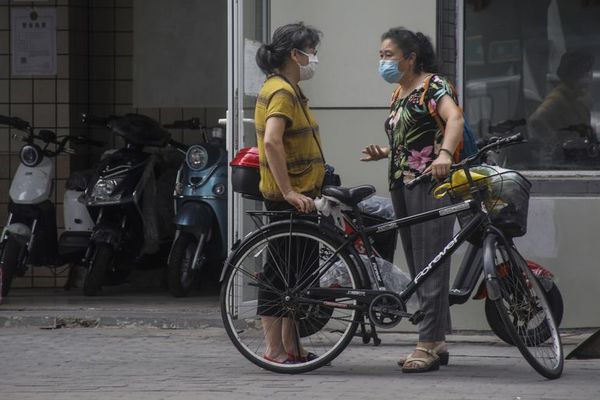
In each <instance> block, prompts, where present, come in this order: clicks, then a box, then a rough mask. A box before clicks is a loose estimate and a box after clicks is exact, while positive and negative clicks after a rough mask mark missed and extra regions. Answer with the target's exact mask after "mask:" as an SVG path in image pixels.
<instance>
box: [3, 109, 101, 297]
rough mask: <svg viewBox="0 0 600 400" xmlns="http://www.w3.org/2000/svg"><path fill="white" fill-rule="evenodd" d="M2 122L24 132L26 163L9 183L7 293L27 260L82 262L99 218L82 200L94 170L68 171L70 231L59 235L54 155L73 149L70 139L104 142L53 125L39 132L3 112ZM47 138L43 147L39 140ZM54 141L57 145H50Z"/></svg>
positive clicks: (5, 255)
mask: <svg viewBox="0 0 600 400" xmlns="http://www.w3.org/2000/svg"><path fill="white" fill-rule="evenodd" d="M0 124H2V125H8V126H10V127H12V128H14V129H16V130H19V131H22V132H24V133H25V137H24V138H23V142H25V143H24V145H23V147H21V150H20V152H19V158H20V161H21V163H20V164H19V167H18V168H17V171H16V173H15V175H14V177H13V180H12V182H11V185H10V190H9V195H10V204H9V206H8V211H9V213H8V220H7V222H6V225H5V227H4V230H3V231H2V235H1V236H0V248H1V250H0V268H1V272H2V280H1V283H2V292H1V293H2V296H6V295H7V294H8V292H9V290H10V287H11V284H12V280H13V278H14V277H15V276H23V275H24V274H25V272H26V271H27V267H28V265H32V266H43V265H46V266H60V265H64V264H66V263H71V264H73V265H76V264H79V263H81V261H82V258H83V256H84V254H85V251H86V249H87V247H88V243H89V240H90V235H91V232H92V228H93V226H94V222H93V221H92V219H91V218H90V215H89V213H88V212H87V209H86V207H85V206H84V205H83V204H81V203H80V202H79V201H78V198H79V196H80V195H81V193H82V192H83V190H84V189H85V186H86V183H87V180H88V179H89V173H87V172H85V171H84V172H74V173H72V174H71V175H70V176H69V179H68V180H67V184H66V191H65V193H64V198H63V204H64V210H65V211H64V226H65V231H64V232H63V233H62V234H61V235H60V238H59V239H58V240H57V238H56V233H57V230H56V208H55V206H54V204H53V203H52V201H51V200H50V196H51V194H52V189H53V187H54V177H55V162H54V157H56V156H57V155H59V154H60V153H71V154H73V153H74V152H73V151H72V150H71V149H68V148H67V144H69V143H72V144H89V145H93V146H100V147H101V146H104V143H102V142H99V141H95V140H92V139H89V138H86V137H83V136H59V137H57V136H56V134H55V133H54V132H52V131H49V130H40V131H39V132H38V133H37V134H36V133H34V130H33V128H32V127H31V125H30V124H29V123H28V122H26V121H24V120H22V119H20V118H11V117H6V116H0ZM36 141H41V142H43V143H44V144H43V147H40V146H39V145H37V144H36ZM50 145H54V146H55V147H54V150H51V149H50V148H49V146H50ZM73 265H72V266H71V269H72V267H73Z"/></svg>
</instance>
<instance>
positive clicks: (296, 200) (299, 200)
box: [283, 190, 315, 214]
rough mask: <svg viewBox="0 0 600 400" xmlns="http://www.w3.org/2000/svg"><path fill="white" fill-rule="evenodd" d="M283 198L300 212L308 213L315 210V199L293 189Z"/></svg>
mask: <svg viewBox="0 0 600 400" xmlns="http://www.w3.org/2000/svg"><path fill="white" fill-rule="evenodd" d="M283 198H284V199H285V201H287V202H288V203H290V204H291V205H292V206H293V207H294V208H295V209H296V210H298V211H300V212H303V213H306V214H308V213H310V212H313V211H315V202H314V201H313V199H311V198H310V197H308V196H305V195H303V194H302V193H298V192H294V191H293V190H291V191H289V192H287V193H286V194H284V195H283Z"/></svg>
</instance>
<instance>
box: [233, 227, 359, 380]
mask: <svg viewBox="0 0 600 400" xmlns="http://www.w3.org/2000/svg"><path fill="white" fill-rule="evenodd" d="M339 247H340V243H338V242H337V241H336V240H335V239H332V238H330V237H329V236H327V235H325V234H323V233H321V232H320V231H319V230H318V228H317V227H316V226H310V225H303V224H298V225H296V224H293V225H291V226H290V224H281V223H279V224H274V225H272V226H271V227H268V228H266V229H263V230H261V231H259V232H258V233H256V234H254V235H253V236H252V237H251V238H249V239H247V240H245V241H244V243H243V244H242V245H241V247H240V248H239V249H238V250H236V252H235V254H233V255H232V256H231V258H230V259H229V260H228V263H227V264H226V266H227V268H228V270H227V272H226V274H225V277H224V281H223V283H222V289H221V315H222V318H223V324H224V326H225V330H226V331H227V335H228V336H229V338H230V339H231V341H232V342H233V344H234V345H235V346H236V348H237V349H238V350H239V351H240V352H241V353H242V354H243V355H244V356H245V357H246V358H247V359H248V360H250V361H251V362H253V363H254V364H256V365H258V366H260V367H262V368H265V369H267V370H270V371H273V372H279V373H300V372H307V371H311V370H314V369H316V368H319V367H321V366H323V365H325V364H327V363H329V362H330V361H331V360H333V359H334V358H335V357H336V356H337V355H339V353H340V352H341V351H342V350H343V349H344V348H345V347H346V346H347V345H348V343H349V342H350V340H351V339H352V337H353V336H354V333H355V331H356V328H357V324H358V321H359V320H360V319H361V314H360V311H357V310H356V309H351V308H342V307H347V306H350V307H351V306H352V305H356V301H355V300H352V299H350V298H344V297H343V296H341V295H337V297H333V296H332V297H325V298H324V297H321V298H315V297H310V296H309V295H307V294H306V291H305V290H301V289H300V288H299V287H300V285H301V283H303V282H304V283H305V285H303V286H302V288H303V289H308V288H310V287H336V288H339V287H344V288H348V289H358V288H360V287H361V283H360V282H361V280H360V275H359V274H358V272H357V270H356V267H355V264H354V262H353V260H352V258H351V257H349V256H348V255H347V254H345V253H344V252H343V249H342V252H341V253H339V254H335V251H336V249H338V248H339ZM324 269H327V272H326V273H325V274H324V275H323V276H322V277H321V278H320V279H317V278H316V277H313V278H309V276H310V275H311V274H312V273H314V272H315V271H316V270H324ZM307 299H308V300H307ZM320 301H327V302H328V303H327V304H324V303H321V302H320ZM333 303H336V304H337V305H338V306H334V305H333ZM340 305H341V307H340ZM265 315H268V316H270V317H273V318H270V319H268V322H267V318H264V316H265ZM278 332H283V334H282V335H279V333H278ZM268 335H269V336H268ZM267 336H268V337H270V338H272V337H273V336H275V337H282V338H283V344H284V347H285V350H286V352H287V353H288V359H289V360H290V361H291V362H289V363H285V364H284V363H280V362H274V361H270V360H267V359H266V358H265V357H264V356H265V354H266V352H267V347H266V338H267ZM271 343H273V341H272V340H271Z"/></svg>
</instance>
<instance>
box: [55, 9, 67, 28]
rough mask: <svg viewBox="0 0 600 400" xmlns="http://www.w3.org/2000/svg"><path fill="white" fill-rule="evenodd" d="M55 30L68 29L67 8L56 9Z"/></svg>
mask: <svg viewBox="0 0 600 400" xmlns="http://www.w3.org/2000/svg"><path fill="white" fill-rule="evenodd" d="M56 29H69V7H61V6H59V7H56Z"/></svg>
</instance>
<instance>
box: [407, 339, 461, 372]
mask: <svg viewBox="0 0 600 400" xmlns="http://www.w3.org/2000/svg"><path fill="white" fill-rule="evenodd" d="M444 347H446V342H442V343H440V344H438V345H437V346H435V347H434V348H433V349H431V350H432V351H435V353H436V354H437V355H438V357H439V358H440V365H448V362H449V361H450V353H449V352H448V350H444V351H442V352H440V350H442V348H444ZM411 355H412V353H410V354H409V355H407V356H406V357H402V358H400V359H399V360H398V366H399V367H402V366H404V363H405V362H406V359H407V358H409V357H410V356H411Z"/></svg>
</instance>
